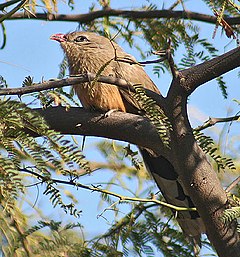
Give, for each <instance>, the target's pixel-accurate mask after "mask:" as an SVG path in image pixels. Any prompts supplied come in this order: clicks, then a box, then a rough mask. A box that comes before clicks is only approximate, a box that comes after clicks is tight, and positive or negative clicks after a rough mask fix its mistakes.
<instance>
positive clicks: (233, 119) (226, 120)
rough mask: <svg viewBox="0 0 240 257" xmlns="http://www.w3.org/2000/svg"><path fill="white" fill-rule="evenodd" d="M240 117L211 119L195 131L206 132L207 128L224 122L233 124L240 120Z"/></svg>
mask: <svg viewBox="0 0 240 257" xmlns="http://www.w3.org/2000/svg"><path fill="white" fill-rule="evenodd" d="M239 118H240V115H236V116H232V117H226V118H211V117H210V118H209V119H208V120H207V121H205V122H204V123H203V125H201V126H198V127H197V128H195V129H194V130H195V131H201V130H204V129H206V128H209V127H212V126H214V125H215V124H217V123H222V122H224V123H225V122H232V121H236V120H239Z"/></svg>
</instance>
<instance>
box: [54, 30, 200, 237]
mask: <svg viewBox="0 0 240 257" xmlns="http://www.w3.org/2000/svg"><path fill="white" fill-rule="evenodd" d="M50 39H52V40H55V41H58V42H59V43H60V45H61V47H62V49H63V51H64V53H65V55H66V57H67V61H68V66H69V72H70V75H80V74H87V73H94V74H99V73H100V74H101V75H103V76H113V77H116V78H121V79H124V80H125V81H127V82H129V83H132V84H141V85H142V86H143V87H144V88H146V89H149V90H151V91H153V92H155V93H156V94H159V95H161V93H160V91H159V89H158V88H157V86H156V85H155V84H154V82H153V81H152V80H151V79H150V77H149V76H148V75H147V73H146V72H145V70H144V69H143V67H142V66H141V65H139V63H138V62H137V60H136V59H135V58H134V57H133V56H132V55H130V54H128V53H126V52H125V51H124V50H123V49H122V48H121V47H120V46H119V45H118V44H117V43H115V42H114V41H113V40H110V39H109V38H107V37H104V36H101V35H98V34H96V33H94V32H88V31H77V32H71V33H67V34H62V33H58V34H53V35H52V36H51V37H50ZM73 88H74V90H75V93H76V94H77V96H78V98H79V100H80V102H81V104H82V106H83V107H84V108H86V109H90V110H100V111H104V112H108V111H110V110H118V111H122V112H129V113H133V114H141V106H140V105H139V102H138V101H137V100H136V99H135V98H134V97H133V93H132V92H130V90H128V88H126V89H123V88H118V87H116V86H114V85H110V84H105V83H101V82H94V85H93V86H92V84H91V83H90V82H85V83H82V84H80V85H74V86H73ZM140 152H141V154H142V157H143V160H144V163H145V166H146V168H147V170H148V171H149V173H150V174H151V175H152V177H153V178H154V180H155V182H156V184H157V186H158V188H159V189H160V191H161V193H162V195H163V197H164V198H165V200H166V202H168V203H170V204H172V205H175V206H180V207H186V208H193V207H195V206H194V203H193V202H192V200H191V198H190V196H189V195H188V194H187V192H186V190H184V187H183V186H182V184H181V181H179V176H178V174H177V173H176V171H175V170H174V167H173V165H172V164H171V163H170V162H169V160H167V159H166V158H165V157H163V156H161V155H159V156H156V155H155V154H152V153H151V152H150V151H149V150H148V149H145V148H141V147H140ZM173 212H174V214H175V217H176V219H177V221H178V223H179V225H180V227H181V228H182V231H183V233H184V234H185V235H186V236H187V237H189V238H192V239H194V240H195V241H199V239H200V237H201V234H202V233H205V227H204V224H203V221H202V219H201V217H200V216H199V214H198V212H197V211H178V212H175V211H174V210H173Z"/></svg>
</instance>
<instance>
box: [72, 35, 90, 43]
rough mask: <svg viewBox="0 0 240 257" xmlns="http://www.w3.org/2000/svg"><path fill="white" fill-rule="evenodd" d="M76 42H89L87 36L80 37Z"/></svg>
mask: <svg viewBox="0 0 240 257" xmlns="http://www.w3.org/2000/svg"><path fill="white" fill-rule="evenodd" d="M74 41H75V42H84V41H88V39H87V38H86V37H85V36H78V37H76V38H75V39H74Z"/></svg>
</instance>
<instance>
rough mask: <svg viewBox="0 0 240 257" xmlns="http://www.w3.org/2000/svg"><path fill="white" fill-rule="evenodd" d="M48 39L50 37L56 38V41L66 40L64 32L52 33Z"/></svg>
mask: <svg viewBox="0 0 240 257" xmlns="http://www.w3.org/2000/svg"><path fill="white" fill-rule="evenodd" d="M50 39H51V40H56V41H58V42H59V43H61V42H65V41H67V37H66V35H65V34H61V33H59V34H53V35H52V36H51V37H50Z"/></svg>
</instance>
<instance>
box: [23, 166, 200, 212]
mask: <svg viewBox="0 0 240 257" xmlns="http://www.w3.org/2000/svg"><path fill="white" fill-rule="evenodd" d="M20 171H22V172H26V173H29V174H31V175H34V176H36V178H38V179H40V180H41V181H42V182H44V181H46V179H47V178H46V177H45V176H43V175H41V174H39V173H37V172H34V171H31V170H28V169H20ZM50 179H51V181H53V182H54V183H56V184H64V185H71V186H75V187H77V188H83V189H87V190H90V191H92V192H100V193H103V194H108V195H111V196H114V197H117V198H119V199H120V201H121V202H124V201H132V202H142V203H155V204H158V205H162V206H165V207H168V208H171V209H173V210H176V211H196V208H186V207H180V206H175V205H172V204H169V203H166V202H162V201H159V200H157V199H146V198H136V197H128V196H123V195H120V194H117V193H114V192H111V191H109V190H105V189H101V188H99V187H96V186H87V185H84V184H81V183H78V182H75V180H70V181H66V180H60V179H53V178H50Z"/></svg>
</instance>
